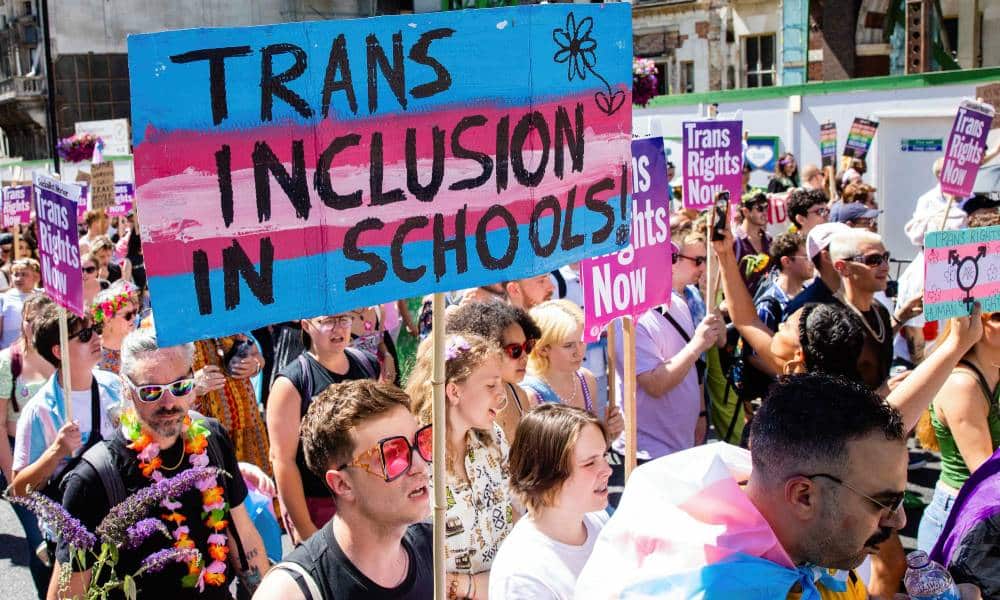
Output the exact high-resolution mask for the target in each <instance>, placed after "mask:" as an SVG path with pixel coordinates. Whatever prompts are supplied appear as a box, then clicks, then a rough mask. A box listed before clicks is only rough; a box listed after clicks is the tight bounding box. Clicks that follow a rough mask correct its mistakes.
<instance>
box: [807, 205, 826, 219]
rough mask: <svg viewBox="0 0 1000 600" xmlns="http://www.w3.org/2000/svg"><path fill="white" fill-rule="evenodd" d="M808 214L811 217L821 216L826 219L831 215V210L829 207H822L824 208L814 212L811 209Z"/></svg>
mask: <svg viewBox="0 0 1000 600" xmlns="http://www.w3.org/2000/svg"><path fill="white" fill-rule="evenodd" d="M806 212H808V213H809V214H811V215H819V216H821V217H825V216H828V215H829V214H830V209H829V208H827V207H825V206H822V207H820V208H817V209H815V210H813V209H811V208H810V209H809V210H808V211H806Z"/></svg>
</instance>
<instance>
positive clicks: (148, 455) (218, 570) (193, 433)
mask: <svg viewBox="0 0 1000 600" xmlns="http://www.w3.org/2000/svg"><path fill="white" fill-rule="evenodd" d="M121 421H122V428H123V430H124V432H125V437H126V438H128V439H129V440H130V441H131V443H130V444H128V445H127V446H126V447H127V448H129V449H130V450H134V451H135V452H136V456H137V458H138V459H139V469H140V470H141V471H142V474H143V475H144V476H145V477H148V478H150V479H152V480H153V481H157V482H159V481H161V480H162V479H164V476H163V473H161V472H160V467H162V466H163V459H162V458H160V446H159V445H158V444H157V443H156V442H154V441H153V438H152V436H150V435H149V432H147V431H143V429H142V425H140V424H139V420H138V418H137V417H136V415H135V412H133V411H131V410H130V411H127V412H125V413H124V414H123V415H122V418H121ZM209 435H211V432H210V431H209V430H208V428H207V427H206V426H205V421H204V420H203V419H197V420H194V421H192V420H191V417H184V424H183V426H182V429H181V437H182V439H183V440H184V452H186V453H187V454H188V455H189V457H188V462H190V463H191V466H193V467H207V466H208V436H209ZM196 486H197V488H198V490H199V491H201V499H202V512H201V515H202V518H203V519H205V525H206V526H207V527H208V528H209V529H210V530H211V531H212V532H213V533H212V534H211V535H209V536H208V556H209V558H211V560H212V562H210V563H209V564H208V566H207V567H206V566H205V565H204V561H203V559H202V558H200V557H199V558H196V559H192V560H190V561H188V563H187V565H188V574H187V575H186V576H184V578H183V579H182V580H181V585H182V586H183V587H187V588H194V587H197V588H198V590H199V591H204V588H205V585H206V584H208V585H212V586H216V587H218V586H222V585H224V584H225V583H226V559H227V557H228V555H229V545H228V544H227V538H226V534H225V531H226V528H227V527H229V522H228V521H227V520H226V519H225V517H226V514H227V513H228V512H229V504H228V503H227V502H226V499H225V495H224V493H223V488H222V486H220V485H219V481H218V478H210V479H203V480H201V481H199V482H198V483H197V484H196ZM160 505H161V506H162V507H163V508H164V509H166V510H167V511H169V512H167V513H164V514H162V515H161V516H160V518H161V519H162V520H163V521H164V522H165V523H166V524H167V529H168V530H169V529H170V528H171V525H172V526H173V528H174V529H173V531H172V532H171V537H172V538H173V539H174V540H175V541H174V548H177V549H190V548H194V547H195V543H194V540H192V539H191V538H190V529H188V527H187V526H186V525H184V521H186V520H187V517H185V516H184V515H182V514H180V513H179V512H177V509H179V508H180V507H181V503H180V502H176V501H174V500H173V499H171V498H167V499H165V500H164V501H163V502H161V503H160Z"/></svg>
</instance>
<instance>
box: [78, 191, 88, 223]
mask: <svg viewBox="0 0 1000 600" xmlns="http://www.w3.org/2000/svg"><path fill="white" fill-rule="evenodd" d="M76 185H77V186H78V187H79V188H80V197H79V198H78V199H77V201H76V220H77V221H80V222H83V215H84V213H86V212H87V208H88V206H87V201H88V198H90V186H89V185H87V184H86V183H78V184H76Z"/></svg>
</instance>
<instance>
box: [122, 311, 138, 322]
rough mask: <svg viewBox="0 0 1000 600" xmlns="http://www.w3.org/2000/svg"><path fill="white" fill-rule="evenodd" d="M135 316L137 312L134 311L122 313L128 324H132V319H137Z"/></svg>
mask: <svg viewBox="0 0 1000 600" xmlns="http://www.w3.org/2000/svg"><path fill="white" fill-rule="evenodd" d="M135 314H136V312H135V311H134V310H130V311H128V312H127V313H122V315H121V317H122V319H124V320H125V322H126V323H130V322H132V319H134V318H135Z"/></svg>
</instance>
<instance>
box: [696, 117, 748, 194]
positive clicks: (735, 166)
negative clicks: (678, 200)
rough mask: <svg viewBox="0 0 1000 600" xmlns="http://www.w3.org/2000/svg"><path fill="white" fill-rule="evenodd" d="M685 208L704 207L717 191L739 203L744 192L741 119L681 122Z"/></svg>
mask: <svg viewBox="0 0 1000 600" xmlns="http://www.w3.org/2000/svg"><path fill="white" fill-rule="evenodd" d="M682 133H683V142H682V150H681V154H682V161H681V162H682V165H681V166H682V169H683V171H682V175H683V178H684V179H683V181H684V192H683V196H684V208H690V209H694V210H698V211H701V210H705V209H706V208H709V207H711V206H712V204H713V203H714V201H715V196H716V194H718V193H719V192H722V191H726V190H728V191H729V198H730V202H732V203H733V204H739V202H740V195H741V194H742V191H743V121H689V122H685V123H683V131H682Z"/></svg>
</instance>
